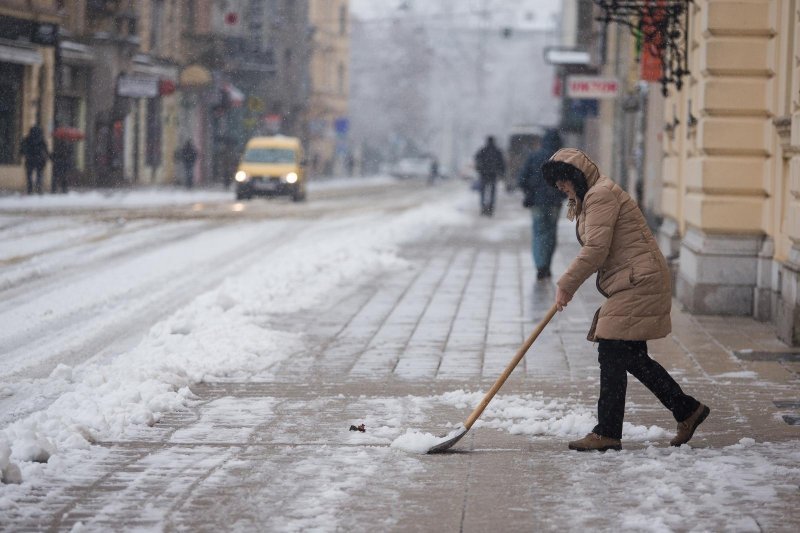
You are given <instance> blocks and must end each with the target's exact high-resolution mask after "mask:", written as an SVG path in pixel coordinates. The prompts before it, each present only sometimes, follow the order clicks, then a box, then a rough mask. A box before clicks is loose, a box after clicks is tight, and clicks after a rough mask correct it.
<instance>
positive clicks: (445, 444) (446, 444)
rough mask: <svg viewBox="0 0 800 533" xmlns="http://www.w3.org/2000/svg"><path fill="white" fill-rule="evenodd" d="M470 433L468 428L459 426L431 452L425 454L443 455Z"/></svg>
mask: <svg viewBox="0 0 800 533" xmlns="http://www.w3.org/2000/svg"><path fill="white" fill-rule="evenodd" d="M467 431H469V429H468V428H466V427H464V426H463V425H461V426H459V427H458V428H456V429H455V430H453V431H451V432H450V433H448V434H447V435H446V436H444V437H442V438H441V439H439V440H440V442H437V443H436V444H435V445H434V446H433V447H432V448H431V449H430V450H428V451H427V452H425V453H442V452H444V451H447V450H449V449H450V447H452V446H453V444H455V443H456V442H458V441H460V440H461V437H463V436H464V435H466V434H467Z"/></svg>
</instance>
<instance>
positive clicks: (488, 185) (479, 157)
mask: <svg viewBox="0 0 800 533" xmlns="http://www.w3.org/2000/svg"><path fill="white" fill-rule="evenodd" d="M475 170H476V171H477V172H478V177H479V180H480V192H481V215H485V216H488V217H490V216H492V215H493V214H494V197H495V186H496V185H497V178H498V177H500V176H502V175H503V174H505V172H506V163H505V160H504V159H503V152H501V151H500V149H499V148H498V147H497V145H495V143H494V137H492V136H491V135H489V136H488V137H486V144H485V145H483V147H481V149H480V150H478V152H477V153H476V154H475Z"/></svg>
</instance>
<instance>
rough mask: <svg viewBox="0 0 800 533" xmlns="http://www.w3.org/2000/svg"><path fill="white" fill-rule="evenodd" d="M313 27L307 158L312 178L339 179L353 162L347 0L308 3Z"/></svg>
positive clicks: (307, 113) (348, 11) (310, 21)
mask: <svg viewBox="0 0 800 533" xmlns="http://www.w3.org/2000/svg"><path fill="white" fill-rule="evenodd" d="M309 23H310V25H311V28H312V37H311V40H312V41H311V60H310V80H309V81H310V95H309V103H308V110H307V112H306V122H307V124H308V150H307V153H308V157H309V163H310V169H311V171H312V172H313V173H314V174H325V175H331V174H336V175H341V174H344V173H345V172H346V171H347V169H348V167H349V166H350V165H349V164H348V162H349V161H351V160H352V154H351V153H350V147H349V145H348V132H349V129H350V127H349V126H350V121H349V117H348V112H347V108H348V105H347V102H348V99H349V93H350V10H349V2H348V1H347V0H310V1H309Z"/></svg>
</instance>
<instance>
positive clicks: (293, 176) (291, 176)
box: [286, 172, 297, 183]
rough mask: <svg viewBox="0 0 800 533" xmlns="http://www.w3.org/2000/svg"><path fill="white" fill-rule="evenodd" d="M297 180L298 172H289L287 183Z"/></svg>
mask: <svg viewBox="0 0 800 533" xmlns="http://www.w3.org/2000/svg"><path fill="white" fill-rule="evenodd" d="M296 182H297V173H296V172H289V173H288V174H286V183H296Z"/></svg>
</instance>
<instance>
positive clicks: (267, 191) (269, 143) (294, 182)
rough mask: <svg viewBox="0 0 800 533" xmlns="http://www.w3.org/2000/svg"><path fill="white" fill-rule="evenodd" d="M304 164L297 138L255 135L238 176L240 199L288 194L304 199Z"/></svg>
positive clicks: (243, 157) (296, 198) (298, 199)
mask: <svg viewBox="0 0 800 533" xmlns="http://www.w3.org/2000/svg"><path fill="white" fill-rule="evenodd" d="M304 166H305V162H304V160H303V147H302V145H301V144H300V139H298V138H297V137H285V136H283V135H276V136H273V137H253V138H252V139H250V140H249V141H247V145H246V146H245V149H244V154H242V159H241V160H240V161H239V167H238V168H237V169H236V175H235V176H234V178H235V179H236V199H237V200H249V199H250V198H252V197H253V196H256V195H260V196H280V195H285V196H291V198H292V200H294V201H295V202H301V201H303V200H305V198H306V173H305V169H304Z"/></svg>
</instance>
